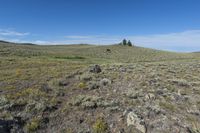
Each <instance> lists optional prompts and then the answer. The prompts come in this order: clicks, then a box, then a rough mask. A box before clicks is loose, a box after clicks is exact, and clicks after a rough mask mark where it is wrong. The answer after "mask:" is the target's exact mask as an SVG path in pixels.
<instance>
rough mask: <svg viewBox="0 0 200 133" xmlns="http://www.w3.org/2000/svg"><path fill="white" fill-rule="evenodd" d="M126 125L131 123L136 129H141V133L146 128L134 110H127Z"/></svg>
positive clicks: (143, 132)
mask: <svg viewBox="0 0 200 133" xmlns="http://www.w3.org/2000/svg"><path fill="white" fill-rule="evenodd" d="M127 125H128V126H131V125H133V126H134V127H135V128H136V129H138V130H139V131H141V132H142V133H145V131H146V129H145V126H144V121H143V120H142V119H141V118H140V117H138V115H136V114H135V113H134V112H129V113H128V115H127Z"/></svg>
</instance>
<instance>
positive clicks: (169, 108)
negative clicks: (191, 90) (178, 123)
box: [159, 102, 176, 112]
mask: <svg viewBox="0 0 200 133" xmlns="http://www.w3.org/2000/svg"><path fill="white" fill-rule="evenodd" d="M159 105H160V106H161V107H162V108H164V109H167V110H170V111H173V112H174V111H176V108H175V106H174V105H173V104H170V103H166V102H160V103H159Z"/></svg>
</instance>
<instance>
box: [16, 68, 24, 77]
mask: <svg viewBox="0 0 200 133" xmlns="http://www.w3.org/2000/svg"><path fill="white" fill-rule="evenodd" d="M15 74H16V76H17V77H19V76H20V75H22V71H21V69H16V71H15Z"/></svg>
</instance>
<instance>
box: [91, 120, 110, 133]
mask: <svg viewBox="0 0 200 133" xmlns="http://www.w3.org/2000/svg"><path fill="white" fill-rule="evenodd" d="M93 130H94V133H106V132H107V131H108V125H107V123H106V122H105V121H104V119H103V118H98V119H97V120H96V122H95V123H94V125H93Z"/></svg>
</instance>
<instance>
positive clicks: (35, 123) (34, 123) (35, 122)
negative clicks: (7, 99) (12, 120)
mask: <svg viewBox="0 0 200 133" xmlns="http://www.w3.org/2000/svg"><path fill="white" fill-rule="evenodd" d="M39 126H40V119H38V118H33V119H32V120H31V121H30V122H29V123H27V125H26V129H27V131H28V132H34V131H36V130H37V129H38V128H39Z"/></svg>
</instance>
